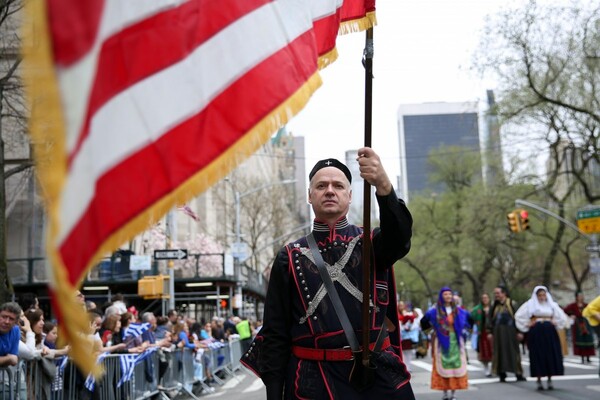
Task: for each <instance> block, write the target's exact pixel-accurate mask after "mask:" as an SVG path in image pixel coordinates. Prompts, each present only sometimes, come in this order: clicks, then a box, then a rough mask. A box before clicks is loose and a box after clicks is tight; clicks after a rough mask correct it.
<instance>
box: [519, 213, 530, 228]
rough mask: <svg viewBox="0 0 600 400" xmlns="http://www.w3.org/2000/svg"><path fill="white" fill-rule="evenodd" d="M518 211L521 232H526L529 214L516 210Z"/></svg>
mask: <svg viewBox="0 0 600 400" xmlns="http://www.w3.org/2000/svg"><path fill="white" fill-rule="evenodd" d="M518 211H519V223H520V225H521V231H526V230H527V229H529V213H528V212H527V211H526V210H523V209H521V210H518Z"/></svg>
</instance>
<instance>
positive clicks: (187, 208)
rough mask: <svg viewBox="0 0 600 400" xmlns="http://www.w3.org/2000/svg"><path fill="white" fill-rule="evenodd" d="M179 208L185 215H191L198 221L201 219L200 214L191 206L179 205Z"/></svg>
mask: <svg viewBox="0 0 600 400" xmlns="http://www.w3.org/2000/svg"><path fill="white" fill-rule="evenodd" d="M177 209H178V210H179V211H182V212H183V213H184V214H185V215H187V216H188V217H190V218H191V219H193V220H194V221H196V222H198V221H200V218H198V214H196V213H195V212H194V210H192V209H191V207H190V206H188V205H187V204H184V205H182V206H179V207H177Z"/></svg>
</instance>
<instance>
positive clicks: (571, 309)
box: [564, 292, 596, 363]
mask: <svg viewBox="0 0 600 400" xmlns="http://www.w3.org/2000/svg"><path fill="white" fill-rule="evenodd" d="M586 306H587V303H586V302H585V301H584V299H583V294H582V293H581V292H578V293H577V294H576V295H575V301H574V302H573V303H571V304H569V305H567V306H566V307H565V309H564V310H565V313H566V314H567V315H568V316H570V317H571V319H572V320H573V325H572V326H571V339H572V341H573V354H574V355H576V356H580V357H581V362H582V363H583V362H584V361H585V358H587V362H590V357H591V356H593V355H595V354H596V350H595V349H594V331H593V330H592V327H591V325H590V323H589V322H588V320H587V319H586V318H584V317H583V314H582V311H583V309H584V308H585V307H586Z"/></svg>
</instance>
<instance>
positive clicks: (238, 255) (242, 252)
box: [233, 179, 297, 316]
mask: <svg viewBox="0 0 600 400" xmlns="http://www.w3.org/2000/svg"><path fill="white" fill-rule="evenodd" d="M296 182H297V181H296V180H295V179H286V180H283V181H279V182H272V183H265V184H264V185H261V186H259V187H257V188H254V189H252V190H248V191H246V192H243V193H240V192H238V191H237V190H235V189H234V201H235V243H234V245H233V247H234V252H233V258H234V266H235V270H236V279H237V285H238V286H237V289H238V290H237V291H238V293H237V295H236V296H237V299H236V300H238V299H239V303H240V304H239V305H238V308H239V314H240V316H242V313H243V298H242V271H241V262H240V261H241V259H242V258H244V259H245V258H247V257H246V248H245V246H244V244H243V243H242V233H241V228H240V223H241V222H240V207H241V199H242V198H244V197H246V196H248V195H251V194H253V193H256V192H259V191H261V190H263V189H267V188H270V187H273V186H278V185H289V184H291V183H296ZM236 303H238V301H236Z"/></svg>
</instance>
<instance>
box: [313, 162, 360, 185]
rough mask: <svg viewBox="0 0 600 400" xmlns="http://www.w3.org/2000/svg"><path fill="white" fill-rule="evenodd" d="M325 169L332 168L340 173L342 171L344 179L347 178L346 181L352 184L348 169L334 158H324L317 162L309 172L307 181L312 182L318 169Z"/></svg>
mask: <svg viewBox="0 0 600 400" xmlns="http://www.w3.org/2000/svg"><path fill="white" fill-rule="evenodd" d="M327 167H334V168H337V169H339V170H340V171H342V172H343V173H344V175H346V178H348V181H349V182H350V183H352V174H351V173H350V170H349V169H348V167H346V166H345V165H344V164H342V163H341V162H339V161H338V160H336V159H335V158H326V159H324V160H321V161H317V163H316V164H315V166H314V167H313V169H312V171H310V174H308V179H309V180H312V178H313V176H315V174H316V173H317V171H319V170H320V169H323V168H327Z"/></svg>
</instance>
